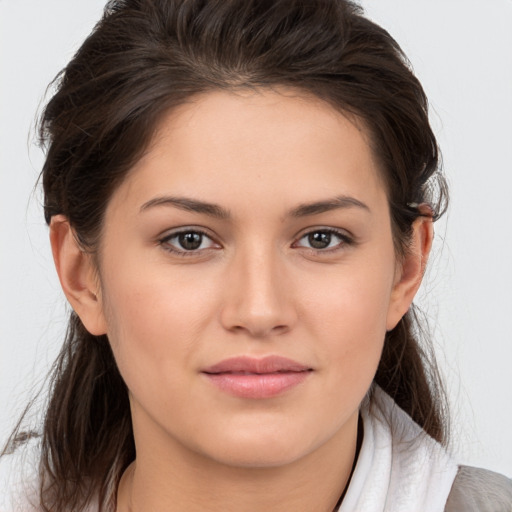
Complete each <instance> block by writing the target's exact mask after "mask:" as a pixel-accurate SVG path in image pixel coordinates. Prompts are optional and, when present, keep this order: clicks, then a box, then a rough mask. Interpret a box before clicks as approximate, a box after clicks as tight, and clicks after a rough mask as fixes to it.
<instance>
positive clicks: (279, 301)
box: [223, 242, 294, 336]
mask: <svg viewBox="0 0 512 512" xmlns="http://www.w3.org/2000/svg"><path fill="white" fill-rule="evenodd" d="M228 272H229V276H228V279H227V282H226V285H227V287H228V289H227V294H226V302H225V304H224V310H223V323H224V325H225V327H226V328H228V329H230V330H243V331H246V332H247V333H249V334H251V335H252V336H266V335H268V334H270V333H272V332H282V331H285V330H287V329H288V328H290V327H291V324H292V323H293V321H294V313H293V306H292V303H291V300H290V296H289V293H288V291H289V290H287V289H286V288H287V287H286V280H287V279H286V269H285V262H284V261H283V257H282V255H281V254H280V253H279V251H278V250H277V249H276V248H274V247H271V245H270V244H269V243H268V242H267V243H253V244H250V245H247V246H245V247H243V248H239V249H238V250H236V251H235V255H234V257H233V260H232V261H231V263H230V268H229V270H228Z"/></svg>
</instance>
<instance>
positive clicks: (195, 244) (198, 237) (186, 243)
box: [178, 231, 203, 251]
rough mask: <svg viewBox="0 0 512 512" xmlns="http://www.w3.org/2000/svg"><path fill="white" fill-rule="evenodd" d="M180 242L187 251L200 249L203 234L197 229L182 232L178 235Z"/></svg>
mask: <svg viewBox="0 0 512 512" xmlns="http://www.w3.org/2000/svg"><path fill="white" fill-rule="evenodd" d="M178 243H179V244H180V246H181V248H182V249H185V250H186V251H195V250H196V249H199V248H200V247H201V244H202V243H203V234H202V233H197V232H195V231H190V232H188V233H180V234H179V235H178Z"/></svg>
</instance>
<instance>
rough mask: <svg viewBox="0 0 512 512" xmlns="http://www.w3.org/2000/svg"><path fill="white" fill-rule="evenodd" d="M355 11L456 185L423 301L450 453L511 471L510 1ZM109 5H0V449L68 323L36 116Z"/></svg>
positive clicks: (391, 1) (385, 0) (376, 0)
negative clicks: (401, 73)
mask: <svg viewBox="0 0 512 512" xmlns="http://www.w3.org/2000/svg"><path fill="white" fill-rule="evenodd" d="M362 3H363V6H364V7H365V8H366V10H367V13H368V14H369V15H370V17H372V18H373V19H374V20H375V21H377V22H379V23H381V24H382V25H383V26H384V27H385V28H387V29H388V30H389V32H390V33H391V34H392V35H393V36H394V37H395V38H396V39H397V40H398V42H399V43H400V44H401V45H402V47H403V49H404V50H405V52H406V53H407V55H408V56H409V58H410V60H411V61H412V63H413V65H414V68H415V71H416V73H417V75H418V76H419V78H420V80H421V81H422V83H423V84H424V87H425V89H426V91H427V94H428V96H429V98H430V102H431V106H432V123H433V125H434V128H435V131H436V133H437V136H438V139H439V142H440V144H441V147H442V150H443V154H444V166H445V169H446V173H447V175H448V177H449V181H450V184H451V187H452V203H451V208H450V212H449V215H448V218H447V219H445V221H442V222H441V223H439V225H438V226H437V239H436V247H435V251H434V255H433V258H432V261H431V270H430V271H429V273H428V275H427V280H426V283H425V284H424V286H423V288H422V292H421V294H420V302H421V304H422V305H423V307H424V309H425V310H426V311H427V314H428V316H429V318H430V321H431V324H432V331H433V334H434V337H435V345H436V350H437V353H438V357H439V360H440V364H441V366H442V369H443V372H444V374H445V376H446V379H447V386H448V390H449V395H450V400H451V405H452V416H453V425H452V426H453V439H452V449H453V450H454V451H455V452H456V453H458V454H459V458H460V460H462V461H463V462H466V463H470V464H475V465H479V466H484V467H487V468H491V469H494V470H496V471H500V472H503V473H505V474H507V475H508V476H512V435H511V431H512V428H511V427H512V369H511V366H512V334H511V330H510V327H509V324H510V322H511V319H512V207H511V204H510V203H511V197H510V194H511V191H512V28H511V27H512V1H510V0H487V1H486V2H481V1H476V0H414V1H412V0H363V2H362ZM103 4H104V1H103V0H87V1H84V0H45V1H42V0H0V116H1V117H0V443H1V442H3V441H4V440H5V439H6V436H7V434H8V432H9V430H10V428H11V427H12V426H13V423H14V421H15V419H16V417H17V415H18V414H19V412H20V411H21V410H22V409H23V407H24V405H25V403H26V401H27V399H28V397H29V396H30V394H31V393H32V392H33V391H34V390H35V389H38V387H39V386H40V384H41V382H42V380H43V378H44V375H45V374H46V372H47V370H48V367H49V365H50V364H51V362H52V361H53V359H54V357H55V354H56V351H57V349H58V347H59V345H60V343H61V340H62V336H63V331H64V329H65V323H66V320H65V310H66V308H65V303H64V299H63V295H62V293H61V291H60V287H59V284H58V281H57V277H56V274H55V271H54V269H53V263H52V260H51V254H50V249H49V244H48V240H47V239H48V233H47V229H46V227H45V224H44V222H43V219H42V211H41V207H40V202H41V195H40V191H39V189H37V190H36V191H35V192H34V191H33V187H34V184H35V181H36V178H37V176H38V173H39V171H40V169H41V165H42V154H41V152H40V151H39V150H38V149H37V147H35V145H34V143H33V142H34V121H35V113H36V111H37V110H38V108H39V107H40V106H41V101H42V98H43V96H44V93H45V88H46V85H47V84H48V83H49V82H50V80H51V79H52V78H53V77H54V76H55V74H56V73H57V72H58V71H59V70H60V69H61V68H62V67H63V66H64V65H65V64H66V62H67V61H68V60H69V58H70V57H71V56H72V54H73V53H74V51H75V50H76V49H77V48H78V46H79V44H80V42H81V41H82V40H83V39H84V37H85V36H86V35H87V34H88V32H89V31H90V29H91V28H92V26H93V24H94V23H95V21H96V20H97V19H99V17H100V14H101V10H102V7H103ZM446 220H447V227H446Z"/></svg>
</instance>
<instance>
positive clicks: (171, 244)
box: [160, 229, 218, 255]
mask: <svg viewBox="0 0 512 512" xmlns="http://www.w3.org/2000/svg"><path fill="white" fill-rule="evenodd" d="M160 245H161V246H162V247H163V248H164V249H165V250H167V251H170V252H174V253H178V254H182V255H185V254H187V253H189V254H190V253H197V252H199V251H202V250H205V249H212V248H217V247H218V244H216V243H215V242H214V241H213V240H212V239H211V238H210V237H209V236H208V235H207V234H206V233H204V232H202V231H198V230H195V229H187V230H183V231H179V232H177V233H176V232H174V233H172V234H170V235H167V236H165V237H164V238H162V239H161V240H160Z"/></svg>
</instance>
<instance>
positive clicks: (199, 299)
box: [99, 90, 403, 467]
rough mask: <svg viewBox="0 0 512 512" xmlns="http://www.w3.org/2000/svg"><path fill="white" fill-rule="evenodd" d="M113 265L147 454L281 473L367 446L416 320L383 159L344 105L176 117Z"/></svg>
mask: <svg viewBox="0 0 512 512" xmlns="http://www.w3.org/2000/svg"><path fill="white" fill-rule="evenodd" d="M99 261H100V279H101V303H102V314H103V315H104V322H105V325H106V331H107V334H108V337H109V339H110V342H111V345H112V349H113V351H114V355H115V358H116V361H117V363H118V366H119V369H120V371H121V374H122V376H123V378H124V379H125V381H126V384H127V386H128V389H129V392H130V400H131V407H132V415H133V422H134V432H135V437H136V442H137V443H142V442H145V443H150V444H151V443H155V446H162V441H165V445H166V446H171V447H172V446H175V447H176V449H177V450H178V449H179V450H181V452H183V451H184V452H187V453H190V454H194V456H200V457H203V458H206V459H208V460H210V461H215V462H220V463H223V464H229V465H238V466H245V467H268V466H276V465H280V464H286V463H288V462H293V461H295V460H298V459H300V458H301V457H304V456H307V455H308V454H312V453H314V452H315V451H316V450H318V449H320V448H321V447H323V448H325V447H328V446H330V445H331V444H332V445H333V446H334V444H335V443H338V444H339V443H340V440H342V439H345V438H348V437H350V436H354V435H355V430H356V424H357V415H358V407H359V405H360V402H361V400H362V399H363V397H364V395H365V393H366V392H367V390H368V388H369V386H370V384H371V382H372V379H373V376H374V374H375V371H376V368H377V365H378V361H379V357H380V354H381V349H382V345H383V340H384V336H385V332H386V329H389V328H392V327H394V325H395V324H396V322H397V321H398V319H399V318H400V316H401V314H402V313H403V311H402V313H400V312H399V311H398V310H399V309H400V305H397V304H396V300H395V293H394V287H395V284H396V283H397V281H398V280H399V277H400V276H399V275H398V274H400V272H399V270H397V269H398V267H397V263H396V260H395V254H394V250H393V240H392V236H391V226H390V217H389V211H388V202H387V198H386V192H385V188H384V185H383V182H382V180H381V178H380V175H379V169H378V166H377V163H376V162H375V160H374V158H373V155H372V152H371V151H370V148H369V146H368V141H367V138H366V135H365V133H364V131H362V130H361V128H360V127H358V126H356V125H355V124H353V123H352V122H351V121H349V120H348V119H347V118H346V117H344V116H343V115H341V114H340V113H338V112H336V111H335V110H333V109H332V108H331V107H330V106H328V105H327V104H325V103H323V102H321V101H319V100H317V99H312V98H308V97H306V96H303V95H298V94H297V93H294V92H292V91H290V90H281V91H280V92H275V91H274V92H271V91H258V92H237V93H230V92H213V93H209V94H206V95H203V96H201V97H198V98H196V99H195V100H194V101H192V102H190V103H188V104H186V105H184V106H182V107H180V108H178V109H177V110H174V111H173V112H171V113H170V114H169V115H167V117H166V118H165V119H164V120H163V122H162V123H161V125H160V127H159V129H158V131H157V134H156V135H155V137H154V140H153V143H152V145H151V146H150V148H149V150H148V152H147V153H146V155H145V156H144V157H143V158H142V159H141V160H140V161H139V162H138V164H137V165H136V166H135V167H134V168H133V169H132V170H131V172H130V173H129V174H128V176H127V178H126V179H125V181H124V182H123V183H122V184H121V185H120V186H119V188H118V189H117V190H116V192H115V193H114V195H113V197H112V199H111V201H110V203H109V205H108V208H107V211H106V217H105V225H104V229H103V233H102V243H101V247H100V256H99ZM402 309H403V308H402ZM142 440H144V441H142ZM157 440H158V441H157ZM171 451H172V450H171Z"/></svg>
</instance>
